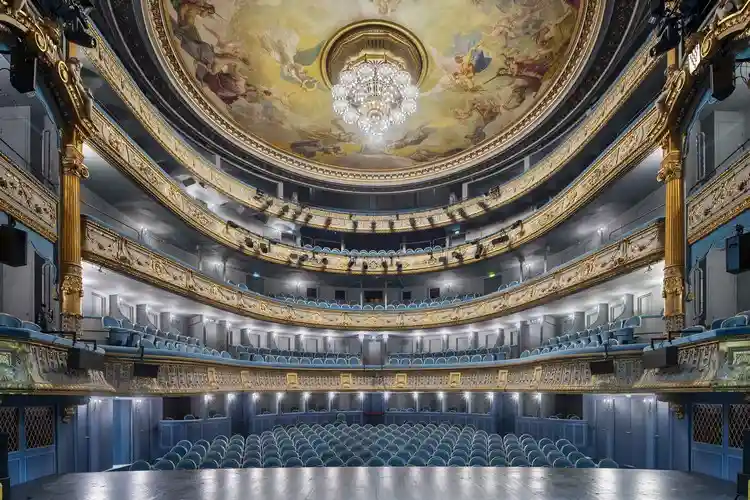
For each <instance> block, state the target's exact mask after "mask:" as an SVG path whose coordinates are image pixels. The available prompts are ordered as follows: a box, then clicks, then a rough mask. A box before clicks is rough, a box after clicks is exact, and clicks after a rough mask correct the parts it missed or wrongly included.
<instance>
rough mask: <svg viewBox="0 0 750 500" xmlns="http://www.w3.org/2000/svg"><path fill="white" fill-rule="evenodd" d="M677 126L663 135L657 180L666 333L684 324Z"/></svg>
mask: <svg viewBox="0 0 750 500" xmlns="http://www.w3.org/2000/svg"><path fill="white" fill-rule="evenodd" d="M681 145H682V141H681V138H680V133H679V129H677V128H676V127H675V128H670V129H669V131H668V132H667V134H666V135H665V136H664V140H663V142H662V149H663V152H664V157H663V158H662V161H661V167H660V169H659V174H658V175H657V180H658V181H659V182H663V183H664V184H665V185H666V207H665V221H664V237H665V241H664V287H663V290H662V295H663V297H664V325H665V330H666V333H667V336H668V337H669V338H670V339H671V337H672V335H673V334H675V333H676V332H679V331H680V330H682V329H683V328H684V327H685V193H684V187H683V178H682V151H681Z"/></svg>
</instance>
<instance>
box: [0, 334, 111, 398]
mask: <svg viewBox="0 0 750 500" xmlns="http://www.w3.org/2000/svg"><path fill="white" fill-rule="evenodd" d="M0 390H2V392H3V394H30V393H33V394H68V395H74V394H89V393H97V394H102V393H105V394H106V393H112V392H114V388H113V387H112V386H111V385H109V384H108V383H107V382H106V380H105V378H104V373H103V372H101V371H94V370H69V369H68V346H65V345H61V344H52V343H47V342H43V341H41V340H33V339H22V338H18V337H10V336H0Z"/></svg>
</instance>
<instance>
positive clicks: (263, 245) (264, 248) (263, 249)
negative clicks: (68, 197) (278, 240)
mask: <svg viewBox="0 0 750 500" xmlns="http://www.w3.org/2000/svg"><path fill="white" fill-rule="evenodd" d="M270 249H271V245H268V244H266V243H261V244H260V251H261V252H263V253H268V251H269V250H270Z"/></svg>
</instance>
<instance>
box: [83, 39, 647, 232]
mask: <svg viewBox="0 0 750 500" xmlns="http://www.w3.org/2000/svg"><path fill="white" fill-rule="evenodd" d="M648 49H649V44H645V45H644V48H643V49H642V50H641V51H640V52H639V53H638V54H637V55H636V57H635V58H634V59H633V60H632V61H631V63H630V64H629V65H628V67H627V68H626V69H625V71H623V73H622V74H621V75H620V76H619V78H618V79H617V81H616V82H615V83H614V84H613V85H612V86H611V87H610V88H609V89H608V91H607V93H606V94H605V95H604V97H603V98H602V99H601V100H600V101H599V102H598V103H597V105H596V107H595V108H594V109H593V111H592V112H591V113H590V114H588V115H587V117H586V118H585V119H584V121H583V122H582V123H581V124H580V125H579V126H578V127H577V128H576V129H575V130H574V131H573V132H572V133H571V134H570V135H569V136H568V137H567V139H566V140H565V141H563V143H562V144H560V145H559V146H558V147H557V148H556V149H555V150H553V151H552V152H551V153H550V154H549V155H547V156H546V157H545V158H544V159H542V160H541V161H540V162H539V163H537V164H536V165H534V166H533V167H532V168H531V169H530V170H529V171H527V172H524V173H523V174H521V175H519V176H518V177H515V178H513V179H511V180H510V181H508V182H506V183H504V184H502V185H500V186H498V187H497V188H495V189H493V190H492V191H491V192H490V193H489V195H487V196H481V197H477V198H472V199H468V200H464V201H461V202H458V203H455V204H453V205H450V206H448V207H445V208H439V209H431V210H420V211H414V212H403V213H399V214H398V215H396V214H383V215H359V214H357V215H354V216H352V215H351V214H347V213H343V212H338V211H333V210H323V209H318V208H315V207H307V206H306V207H302V206H301V205H298V204H296V203H294V202H292V201H289V200H281V199H279V198H276V197H274V196H271V195H269V194H267V193H259V192H258V191H257V190H256V189H255V188H253V187H252V186H249V185H247V184H245V183H243V182H241V181H239V180H237V179H236V178H234V177H233V176H231V175H229V174H226V173H224V172H222V171H221V170H218V169H217V168H216V167H215V165H214V164H213V163H211V162H209V161H207V160H206V159H205V157H203V156H202V155H201V154H199V153H198V152H197V151H195V150H194V149H192V148H191V146H190V145H188V144H186V143H185V142H184V141H182V139H181V138H180V137H179V135H178V134H176V133H175V132H174V130H173V129H172V127H171V126H170V125H169V124H168V123H167V122H166V121H165V120H164V118H163V117H162V116H161V114H160V113H159V112H158V111H157V110H156V109H155V108H154V106H153V105H152V104H151V103H150V102H149V101H148V99H146V97H145V96H144V95H143V93H142V91H141V90H140V89H139V88H138V86H137V85H136V84H135V82H134V81H133V80H132V77H131V76H130V74H129V73H128V72H127V70H126V69H125V68H124V67H123V65H122V63H121V62H120V60H119V58H117V56H116V55H115V54H114V53H113V52H112V51H111V49H110V48H109V47H108V45H107V44H106V42H105V41H104V39H103V38H102V37H101V36H98V45H97V47H96V48H95V49H84V51H85V53H86V55H87V57H88V59H89V60H90V61H91V62H92V63H93V65H94V66H95V67H96V68H97V71H98V72H99V73H100V74H101V75H102V77H103V78H105V79H106V80H107V81H108V83H109V84H110V86H111V87H112V88H113V89H114V90H115V92H117V93H118V95H119V96H120V98H121V99H122V100H123V101H124V102H125V103H126V104H127V105H128V106H129V108H130V110H131V112H133V114H134V115H135V116H136V117H137V118H138V119H139V120H140V121H141V123H142V124H143V125H144V127H145V128H146V130H148V131H149V132H150V133H151V135H152V136H153V137H154V138H155V139H156V140H157V141H158V142H159V143H160V144H161V145H162V146H163V147H164V148H165V149H166V150H167V151H168V152H169V153H170V154H172V155H173V157H174V158H175V159H177V160H178V161H179V162H180V163H181V164H182V165H183V166H184V167H185V168H186V169H187V170H188V171H189V172H191V173H192V174H193V175H194V176H195V177H196V178H197V179H199V180H200V181H201V182H203V183H205V184H206V185H209V186H212V187H213V188H214V189H216V190H217V191H218V192H220V193H222V194H223V195H225V196H227V197H229V198H231V199H232V200H234V201H236V202H237V203H240V204H242V205H244V206H246V207H249V208H251V209H253V210H257V211H262V212H265V213H267V214H269V215H272V216H274V217H279V218H281V219H286V220H290V221H294V222H296V223H298V224H303V225H308V226H312V227H318V228H326V229H330V230H333V231H344V232H363V233H373V232H375V233H388V232H399V231H413V230H420V229H427V228H431V227H440V226H445V225H448V224H453V223H455V222H456V221H460V220H468V219H471V218H474V217H477V216H480V215H483V214H485V213H486V212H487V211H491V210H495V209H497V208H499V207H501V206H504V205H507V204H508V203H511V202H513V201H515V200H517V199H519V198H520V197H522V196H524V195H525V194H527V193H528V192H530V191H531V190H533V189H535V188H536V187H538V186H539V185H541V184H542V183H544V182H545V181H547V180H548V179H549V178H550V177H551V176H552V175H553V174H555V173H556V172H558V171H559V170H560V169H561V168H562V167H563V166H564V165H565V164H566V163H567V162H568V161H570V160H571V159H572V158H573V157H574V156H575V155H576V154H578V153H579V152H580V151H581V149H582V148H583V147H584V146H585V145H586V144H588V142H589V141H590V140H591V138H592V137H594V136H595V135H596V134H597V133H598V132H599V131H600V130H601V129H602V128H603V127H604V126H605V125H606V123H607V122H608V120H609V119H610V118H611V117H612V115H614V113H615V112H617V111H618V110H619V109H620V108H621V106H623V105H624V103H625V102H626V101H627V99H628V98H629V97H630V96H631V94H632V93H633V92H634V91H635V90H636V89H637V88H639V86H640V84H641V82H642V81H643V80H644V79H645V78H646V77H647V76H648V75H649V74H650V73H651V72H652V71H653V70H654V68H655V67H656V66H657V64H658V63H659V59H658V58H652V57H650V56H649V54H648Z"/></svg>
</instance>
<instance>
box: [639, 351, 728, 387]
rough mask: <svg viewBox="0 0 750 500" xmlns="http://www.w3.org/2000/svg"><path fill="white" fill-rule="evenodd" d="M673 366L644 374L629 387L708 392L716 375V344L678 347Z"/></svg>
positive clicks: (718, 363) (717, 367)
mask: <svg viewBox="0 0 750 500" xmlns="http://www.w3.org/2000/svg"><path fill="white" fill-rule="evenodd" d="M677 364H678V366H677V367H675V368H672V369H654V368H649V369H646V370H644V371H643V376H642V377H641V379H640V380H638V381H637V382H636V383H635V384H634V385H633V387H634V388H635V389H639V390H662V389H665V390H671V391H679V390H683V391H688V390H710V389H711V387H713V386H714V385H715V383H716V379H717V374H718V372H719V366H720V353H719V342H716V341H714V342H705V343H700V344H694V345H687V346H681V347H680V348H679V351H678V353H677Z"/></svg>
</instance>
